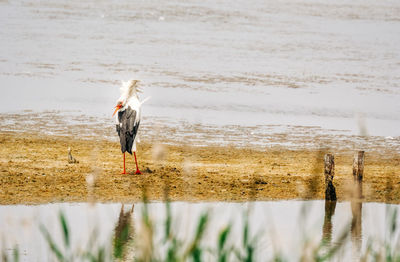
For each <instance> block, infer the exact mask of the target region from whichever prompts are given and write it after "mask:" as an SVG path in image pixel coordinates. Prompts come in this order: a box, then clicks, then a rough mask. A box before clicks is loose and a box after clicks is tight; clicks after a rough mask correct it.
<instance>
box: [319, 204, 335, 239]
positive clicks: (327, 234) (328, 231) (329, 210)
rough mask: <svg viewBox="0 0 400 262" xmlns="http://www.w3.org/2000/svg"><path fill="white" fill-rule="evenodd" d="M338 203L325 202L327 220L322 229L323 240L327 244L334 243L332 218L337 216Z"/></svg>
mask: <svg viewBox="0 0 400 262" xmlns="http://www.w3.org/2000/svg"><path fill="white" fill-rule="evenodd" d="M335 209H336V201H329V200H326V201H325V218H324V225H323V227H322V239H323V240H325V241H326V242H327V243H331V241H332V216H333V215H334V214H335Z"/></svg>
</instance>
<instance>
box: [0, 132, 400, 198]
mask: <svg viewBox="0 0 400 262" xmlns="http://www.w3.org/2000/svg"><path fill="white" fill-rule="evenodd" d="M68 147H71V148H72V154H73V156H74V157H75V158H76V159H78V161H79V163H76V164H69V163H68V161H67V159H68V158H67V149H68ZM325 153H327V152H325V151H323V150H322V151H318V150H309V151H308V150H288V149H284V148H278V147H277V148H271V149H268V150H264V151H260V150H255V149H243V148H234V147H191V146H189V145H182V146H172V145H162V144H155V145H150V144H143V143H142V144H140V145H139V148H138V159H139V166H140V169H141V170H142V172H143V174H142V175H134V174H133V173H132V174H129V175H122V174H120V172H121V170H122V155H121V152H120V148H119V144H118V143H115V142H110V141H107V140H96V139H94V138H93V139H88V140H77V139H73V138H71V137H53V136H49V135H47V136H43V135H33V134H27V133H15V132H1V133H0V185H1V187H0V204H39V203H48V202H60V201H74V202H75V201H78V202H81V201H91V200H95V201H101V202H107V201H114V202H129V201H138V200H141V199H142V197H143V192H146V195H147V197H148V198H149V199H150V200H163V199H165V192H166V188H168V195H169V198H170V199H171V200H187V201H203V200H207V201H247V200H254V199H255V200H284V199H323V197H324V177H323V173H322V170H323V160H322V159H323V156H324V154H325ZM330 153H334V154H335V158H336V175H335V178H334V185H335V187H336V191H337V194H338V199H339V201H342V200H348V199H350V198H351V195H352V194H351V192H352V186H351V185H352V167H351V165H352V157H353V153H354V152H352V151H337V152H330ZM127 167H128V171H130V172H133V171H134V161H133V157H131V156H130V155H127ZM363 190H364V200H365V201H376V202H390V203H400V156H399V155H398V154H396V153H394V152H393V153H390V151H388V152H385V153H384V154H383V153H378V152H366V158H365V174H364V185H363Z"/></svg>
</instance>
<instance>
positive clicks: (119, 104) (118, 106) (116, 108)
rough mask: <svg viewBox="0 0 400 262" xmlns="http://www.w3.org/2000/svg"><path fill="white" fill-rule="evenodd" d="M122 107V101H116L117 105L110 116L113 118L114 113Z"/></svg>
mask: <svg viewBox="0 0 400 262" xmlns="http://www.w3.org/2000/svg"><path fill="white" fill-rule="evenodd" d="M122 107H123V104H122V101H118V102H117V105H116V106H115V107H114V108H115V111H114V114H113V115H112V116H114V115H115V113H117V112H118V110H120V109H121V108H122Z"/></svg>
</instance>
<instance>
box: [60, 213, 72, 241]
mask: <svg viewBox="0 0 400 262" xmlns="http://www.w3.org/2000/svg"><path fill="white" fill-rule="evenodd" d="M60 222H61V226H62V230H63V237H64V244H65V246H66V247H68V248H69V246H70V239H69V228H68V224H67V220H66V219H65V215H64V212H60Z"/></svg>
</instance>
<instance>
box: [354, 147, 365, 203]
mask: <svg viewBox="0 0 400 262" xmlns="http://www.w3.org/2000/svg"><path fill="white" fill-rule="evenodd" d="M363 175H364V151H358V152H357V153H356V154H355V155H354V160H353V178H354V184H355V189H356V197H357V198H361V197H362V180H363Z"/></svg>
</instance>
